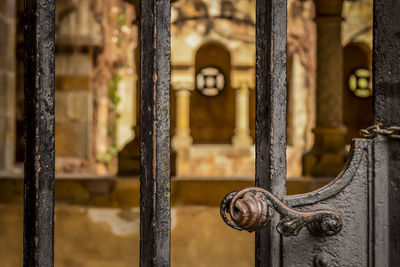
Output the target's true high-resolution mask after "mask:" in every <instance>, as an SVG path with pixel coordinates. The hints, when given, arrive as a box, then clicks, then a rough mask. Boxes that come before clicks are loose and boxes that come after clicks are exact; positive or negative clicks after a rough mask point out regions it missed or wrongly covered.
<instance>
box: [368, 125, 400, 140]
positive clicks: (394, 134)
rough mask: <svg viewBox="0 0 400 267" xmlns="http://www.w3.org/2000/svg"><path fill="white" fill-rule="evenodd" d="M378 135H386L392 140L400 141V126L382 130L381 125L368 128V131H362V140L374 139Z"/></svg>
mask: <svg viewBox="0 0 400 267" xmlns="http://www.w3.org/2000/svg"><path fill="white" fill-rule="evenodd" d="M378 134H381V135H386V136H389V137H391V138H396V139H400V127H399V126H390V127H385V128H382V127H381V126H380V125H378V124H376V125H373V126H370V127H368V128H367V129H361V130H360V135H361V137H362V138H369V139H370V138H374V137H375V136H377V135H378Z"/></svg>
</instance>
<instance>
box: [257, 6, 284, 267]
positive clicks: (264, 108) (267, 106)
mask: <svg viewBox="0 0 400 267" xmlns="http://www.w3.org/2000/svg"><path fill="white" fill-rule="evenodd" d="M286 18H287V8H286V0H271V1H265V0H257V1H256V141H255V145H256V177H255V180H256V181H255V183H256V186H258V187H261V188H264V189H266V190H268V191H270V192H272V193H273V194H275V195H276V196H277V197H279V198H280V197H283V196H284V195H285V192H286V188H285V179H286ZM277 223H278V218H277V217H276V218H274V219H272V222H271V224H270V225H269V226H268V227H265V228H263V229H261V230H259V231H257V232H256V244H255V247H256V251H255V262H256V266H277V265H279V260H280V258H279V255H280V247H281V246H280V242H281V240H280V238H281V237H280V235H279V234H278V233H277V232H276V231H275V230H274V228H275V225H276V224H277Z"/></svg>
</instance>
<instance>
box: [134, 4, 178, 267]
mask: <svg viewBox="0 0 400 267" xmlns="http://www.w3.org/2000/svg"><path fill="white" fill-rule="evenodd" d="M140 10H141V15H140V18H141V34H140V40H141V42H140V43H141V44H140V45H141V103H140V106H141V111H140V114H141V134H140V138H141V170H140V196H141V199H140V234H141V236H140V265H141V266H169V265H170V250H171V249H170V239H171V237H170V236H171V234H170V226H171V222H170V220H171V218H170V217H171V208H170V50H171V49H170V12H171V11H170V0H141V6H140Z"/></svg>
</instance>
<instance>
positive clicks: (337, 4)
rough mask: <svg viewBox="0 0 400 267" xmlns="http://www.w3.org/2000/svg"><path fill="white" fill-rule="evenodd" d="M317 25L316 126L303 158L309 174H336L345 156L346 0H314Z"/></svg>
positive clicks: (306, 172)
mask: <svg viewBox="0 0 400 267" xmlns="http://www.w3.org/2000/svg"><path fill="white" fill-rule="evenodd" d="M314 3H315V9H316V18H315V22H316V25H317V82H316V84H317V92H316V95H317V97H316V101H317V103H316V106H317V114H316V127H315V129H314V134H315V141H314V146H313V148H312V150H311V151H310V152H309V153H307V154H306V155H305V156H304V158H303V173H304V175H306V176H336V175H337V174H338V173H339V172H340V170H341V169H342V168H343V165H344V162H345V159H346V155H347V153H346V150H345V148H344V147H345V142H344V136H345V134H346V128H345V127H344V126H343V114H342V92H343V47H342V43H341V22H342V20H343V18H342V6H343V0H314Z"/></svg>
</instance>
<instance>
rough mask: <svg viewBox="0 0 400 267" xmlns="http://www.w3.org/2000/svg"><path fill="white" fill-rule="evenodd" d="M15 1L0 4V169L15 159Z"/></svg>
mask: <svg viewBox="0 0 400 267" xmlns="http://www.w3.org/2000/svg"><path fill="white" fill-rule="evenodd" d="M15 5H16V1H15V0H2V3H1V4H0V36H1V37H0V54H1V56H0V171H10V170H12V168H13V167H14V162H15V146H16V144H15V142H16V138H15V135H16V128H15V127H16V126H15V124H16V117H15V116H16V99H15V97H16V86H15V80H16V79H15V75H16V54H15V47H16V40H15V36H16V34H15V28H16V20H15V14H16V10H15V7H16V6H15Z"/></svg>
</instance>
